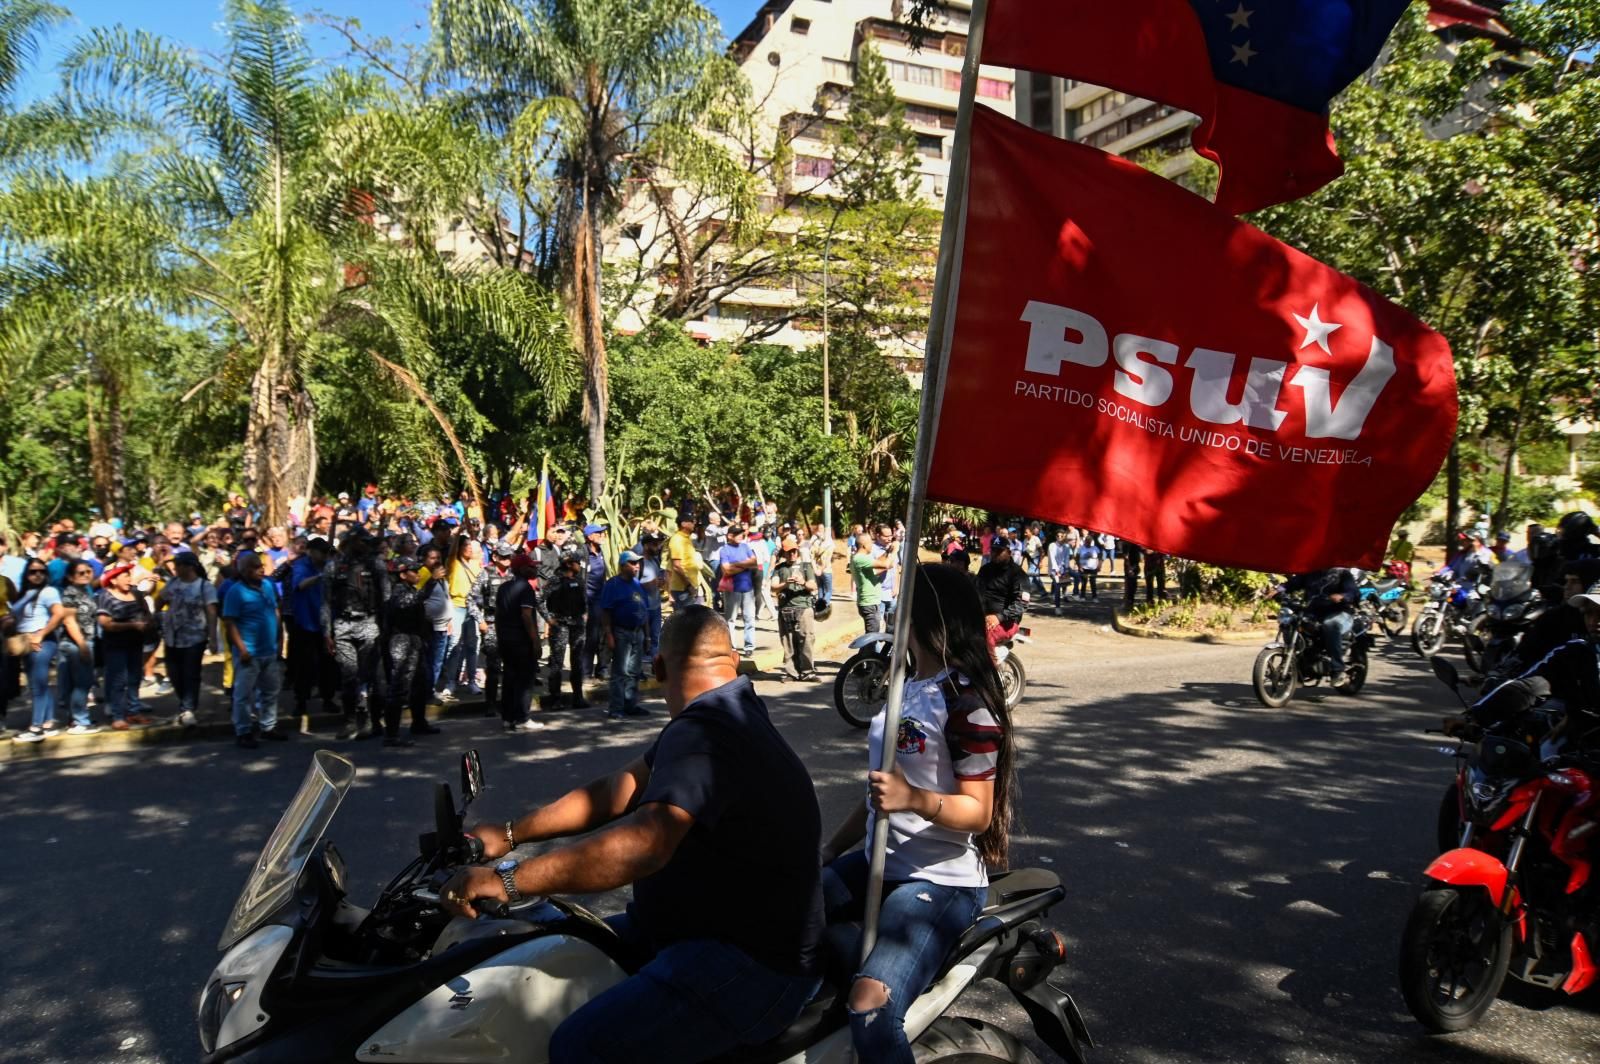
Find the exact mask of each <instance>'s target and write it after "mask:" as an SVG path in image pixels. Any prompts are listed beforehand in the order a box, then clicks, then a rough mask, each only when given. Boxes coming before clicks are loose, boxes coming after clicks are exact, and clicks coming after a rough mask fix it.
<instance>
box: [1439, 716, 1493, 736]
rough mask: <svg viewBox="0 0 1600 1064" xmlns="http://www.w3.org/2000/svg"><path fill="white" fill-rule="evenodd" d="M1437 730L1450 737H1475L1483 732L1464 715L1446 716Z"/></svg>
mask: <svg viewBox="0 0 1600 1064" xmlns="http://www.w3.org/2000/svg"><path fill="white" fill-rule="evenodd" d="M1439 730H1440V731H1442V732H1444V733H1445V734H1446V735H1448V736H1450V737H1451V738H1452V739H1475V738H1477V737H1478V736H1479V735H1481V734H1482V733H1483V729H1482V728H1481V727H1479V726H1478V725H1477V724H1476V723H1474V722H1473V721H1470V720H1468V719H1467V718H1466V717H1446V718H1444V720H1443V721H1442V722H1441V724H1440V727H1439Z"/></svg>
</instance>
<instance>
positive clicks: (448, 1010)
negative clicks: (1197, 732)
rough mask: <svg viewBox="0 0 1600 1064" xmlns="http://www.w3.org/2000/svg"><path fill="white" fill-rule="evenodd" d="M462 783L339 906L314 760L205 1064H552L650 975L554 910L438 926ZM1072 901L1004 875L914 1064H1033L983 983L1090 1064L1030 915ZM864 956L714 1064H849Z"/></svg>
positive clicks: (842, 960)
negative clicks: (397, 854)
mask: <svg viewBox="0 0 1600 1064" xmlns="http://www.w3.org/2000/svg"><path fill="white" fill-rule="evenodd" d="M461 777H462V789H463V791H464V792H465V801H464V802H463V804H462V807H461V809H460V810H457V809H456V808H455V804H454V799H453V797H452V796H451V793H450V787H449V785H448V784H443V783H441V784H438V785H437V786H436V788H435V792H434V818H435V830H434V831H433V832H430V833H428V834H425V835H423V836H422V837H421V839H420V843H421V851H422V852H421V855H420V856H419V857H417V858H416V859H415V860H413V861H412V862H411V864H410V865H408V866H407V867H406V869H405V870H404V871H402V872H401V873H400V875H398V876H396V877H395V879H394V881H393V882H392V883H390V885H389V886H388V887H387V888H385V889H384V891H383V893H382V894H380V895H379V897H378V900H377V902H376V904H375V905H374V906H373V907H372V908H371V909H370V910H369V909H363V908H360V907H359V906H356V905H355V904H353V903H352V902H350V900H349V899H348V898H347V897H346V896H345V883H346V879H345V868H344V862H343V860H342V859H341V858H340V856H339V852H338V850H336V849H335V848H334V846H333V843H332V842H331V841H329V842H324V841H323V834H324V832H325V831H326V830H327V827H328V824H329V823H330V822H331V821H332V819H333V816H334V813H335V812H336V811H337V810H338V808H339V804H340V802H341V801H342V800H343V798H344V795H345V793H346V791H348V790H349V788H350V785H351V783H352V782H353V781H354V779H355V765H354V764H352V763H351V762H350V761H348V760H346V759H345V758H343V757H341V756H339V755H338V754H334V753H331V752H329V751H326V750H319V751H317V753H316V755H315V756H314V758H313V761H312V765H311V769H310V771H309V772H307V774H306V778H305V781H304V782H303V783H302V784H301V785H300V790H299V791H298V793H296V794H295V796H294V798H293V800H292V801H290V803H289V807H288V809H287V810H286V811H285V812H284V814H283V819H281V820H280V821H279V822H278V826H277V828H276V829H275V830H274V831H273V833H272V836H271V838H270V839H268V841H267V845H266V848H265V849H263V850H262V852H261V856H260V858H259V859H258V860H257V861H256V864H255V866H254V868H253V870H252V871H251V875H250V879H249V881H248V882H247V883H246V884H245V888H244V891H243V893H241V894H240V896H239V900H238V903H237V904H236V905H235V907H234V910H233V915H232V916H231V917H230V918H229V920H228V924H227V927H226V929H225V930H224V931H223V934H222V940H221V942H220V944H219V947H218V948H219V949H221V950H222V951H223V957H222V960H221V961H220V962H219V963H218V964H217V966H216V968H215V969H214V970H213V971H212V973H211V976H210V978H208V979H207V980H206V985H205V989H204V991H203V992H202V993H201V997H200V1015H199V1020H200V1045H201V1048H202V1050H203V1051H204V1054H205V1056H204V1058H203V1059H204V1060H205V1062H206V1064H213V1062H220V1061H248V1062H252V1064H264V1062H284V1064H289V1062H293V1064H313V1062H317V1061H339V1062H348V1061H363V1062H373V1064H377V1062H386V1064H425V1062H426V1064H445V1062H448V1064H479V1062H483V1064H490V1062H495V1064H507V1062H510V1064H543V1062H544V1061H546V1060H547V1059H548V1046H549V1042H550V1035H551V1034H552V1032H554V1031H555V1029H556V1028H557V1027H558V1026H559V1025H560V1024H561V1021H562V1020H564V1019H566V1018H567V1017H568V1016H569V1015H571V1014H572V1013H573V1012H574V1011H575V1010H576V1009H578V1008H579V1007H580V1006H582V1005H583V1004H584V1003H585V1002H587V1001H589V1000H590V999H591V998H593V997H594V996H595V995H597V994H599V993H601V992H603V991H604V990H606V989H607V988H609V987H611V986H613V985H615V984H616V983H618V982H620V981H621V980H623V979H625V978H627V977H628V974H629V973H630V972H631V971H633V970H635V969H636V968H637V966H638V964H639V962H640V960H641V959H640V958H637V957H633V956H630V955H629V953H628V951H627V950H626V949H625V948H624V947H623V946H622V944H621V943H620V941H619V940H618V939H617V937H616V935H615V934H614V933H613V932H612V931H611V929H610V928H609V927H608V926H607V925H606V924H605V923H604V922H603V921H601V920H600V919H598V918H597V917H595V916H594V915H592V914H591V913H589V912H587V911H585V910H584V909H582V908H581V907H579V906H577V905H574V904H572V903H571V902H567V901H563V900H561V899H557V898H536V899H529V900H527V901H525V902H523V903H521V904H519V905H517V906H515V907H513V908H510V909H507V908H505V907H498V911H496V912H493V913H490V914H487V915H485V916H483V917H480V918H479V919H478V920H466V919H463V918H460V917H452V916H450V915H449V914H447V913H445V911H444V910H443V909H442V908H441V907H440V904H439V897H438V893H437V892H438V889H439V886H440V885H441V884H442V883H443V882H444V880H445V879H447V878H448V877H449V875H450V873H451V871H452V870H453V869H454V868H455V867H457V866H459V865H460V864H463V863H466V862H468V861H472V860H475V859H481V858H482V845H481V843H479V842H478V841H477V840H476V839H474V838H472V837H471V836H468V835H465V834H464V833H463V831H462V826H463V823H464V820H463V818H464V816H465V813H466V809H467V806H468V805H469V804H470V803H471V802H472V800H473V799H474V798H475V797H477V795H478V794H479V792H480V791H481V790H482V787H483V772H482V768H481V766H480V764H479V761H478V755H477V752H476V751H472V752H469V753H467V754H465V755H464V756H463V758H462V768H461ZM1065 896H1066V891H1065V890H1064V889H1063V888H1062V886H1061V884H1060V881H1059V880H1058V879H1057V877H1056V876H1055V875H1054V873H1051V872H1048V871H1043V870H1035V869H1026V870H1021V871H1017V872H1012V873H1008V874H1005V875H1000V876H996V877H995V879H994V881H993V882H992V884H991V886H990V890H989V904H988V905H987V907H986V908H985V909H984V910H983V912H982V913H981V914H980V915H979V917H978V919H977V920H976V921H975V922H974V923H973V925H972V927H970V928H969V929H968V930H967V932H966V933H965V934H964V935H963V936H962V938H961V941H960V942H959V943H958V944H957V946H956V948H955V949H953V950H952V951H951V954H950V957H949V958H948V959H947V960H946V962H945V964H944V967H943V968H942V969H941V971H940V972H939V974H938V977H937V978H936V979H935V981H934V983H933V985H932V986H930V987H929V988H928V991H927V992H926V993H925V994H923V995H922V996H921V997H919V998H918V999H917V1000H916V1001H915V1002H914V1003H913V1004H912V1006H911V1009H910V1012H909V1013H908V1014H907V1017H906V1034H907V1036H908V1037H909V1038H911V1039H912V1041H913V1042H914V1044H915V1046H916V1048H917V1059H918V1060H919V1061H921V1062H924V1064H927V1062H932V1061H944V1062H947V1064H954V1062H955V1061H970V1062H982V1061H1035V1058H1034V1056H1033V1054H1032V1053H1030V1052H1029V1051H1028V1050H1027V1049H1026V1047H1024V1046H1022V1045H1021V1044H1020V1043H1019V1042H1018V1041H1017V1040H1016V1039H1015V1038H1013V1037H1012V1036H1011V1035H1010V1034H1008V1033H1007V1032H1005V1031H1003V1030H1001V1029H999V1028H996V1027H991V1026H989V1025H987V1024H984V1023H981V1022H979V1021H976V1020H970V1019H962V1018H958V1017H951V1016H946V1015H945V1013H946V1011H947V1010H948V1009H949V1008H950V1007H951V1006H952V1005H953V1004H954V1003H955V1001H956V999H957V998H958V997H960V995H961V993H962V991H963V990H965V989H966V988H967V987H968V986H970V985H971V984H972V983H974V982H975V981H977V980H979V979H984V978H991V979H995V980H997V981H999V982H1001V983H1002V984H1004V985H1005V986H1006V987H1007V988H1009V989H1010V991H1011V992H1012V994H1013V995H1014V996H1015V997H1016V999H1017V1001H1018V1002H1019V1003H1020V1004H1021V1005H1022V1007H1023V1008H1024V1009H1025V1010H1026V1011H1027V1014H1028V1017H1029V1019H1030V1020H1032V1022H1033V1026H1034V1030H1035V1032H1036V1034H1037V1035H1038V1037H1039V1038H1040V1040H1041V1041H1043V1042H1044V1043H1045V1044H1046V1045H1048V1046H1049V1047H1050V1048H1051V1049H1052V1050H1053V1051H1054V1052H1056V1053H1058V1054H1060V1055H1061V1056H1062V1057H1063V1058H1064V1059H1065V1060H1067V1061H1069V1062H1072V1064H1082V1062H1083V1061H1084V1060H1085V1056H1084V1054H1085V1052H1086V1051H1087V1049H1090V1048H1093V1044H1094V1043H1093V1041H1092V1039H1090V1037H1089V1032H1088V1030H1087V1028H1086V1027H1085V1026H1084V1022H1083V1018H1082V1016H1081V1015H1079V1012H1078V1008H1077V1006H1076V1005H1075V1004H1074V1003H1073V1001H1072V998H1071V997H1070V996H1069V995H1068V994H1067V993H1065V992H1064V991H1061V990H1058V989H1057V988H1055V987H1053V986H1051V985H1050V983H1049V982H1047V977H1048V976H1049V975H1050V974H1051V973H1052V972H1053V971H1054V970H1055V969H1056V968H1057V967H1059V966H1060V965H1061V963H1062V962H1063V960H1064V959H1065V953H1066V950H1065V945H1064V943H1063V941H1062V939H1061V936H1060V935H1058V934H1056V932H1054V931H1051V930H1049V929H1048V928H1045V927H1044V926H1043V925H1042V924H1040V923H1039V921H1038V919H1037V918H1038V917H1040V916H1042V915H1043V914H1044V913H1045V912H1046V911H1047V910H1049V909H1050V908H1051V907H1052V906H1054V905H1055V904H1056V903H1057V902H1059V901H1061V900H1062V899H1063V898H1064V897H1065ZM478 907H479V908H480V909H483V908H484V906H483V905H482V903H480V904H479V906H478ZM491 907H493V906H491ZM855 960H856V958H854V957H838V958H832V959H831V960H830V961H829V963H828V972H827V978H826V980H825V982H824V985H823V988H822V990H821V991H820V992H819V993H818V995H817V996H816V998H815V999H813V1000H812V1001H811V1003H810V1004H808V1005H807V1006H806V1008H805V1010H804V1011H803V1012H802V1013H801V1014H800V1016H799V1018H798V1019H796V1020H795V1022H794V1023H793V1024H792V1025H791V1026H790V1027H789V1029H788V1030H786V1031H785V1032H783V1034H781V1035H779V1036H778V1037H777V1038H776V1039H774V1040H773V1041H771V1042H769V1043H766V1044H765V1045H760V1046H752V1047H748V1048H746V1049H742V1050H739V1051H737V1052H734V1053H730V1054H727V1055H725V1056H723V1057H721V1058H718V1064H722V1062H732V1061H742V1062H750V1064H779V1062H787V1064H802V1062H803V1064H824V1062H827V1064H831V1062H835V1061H837V1062H838V1064H847V1062H849V1061H851V1060H852V1059H853V1054H852V1050H851V1046H850V1033H849V1029H848V1027H847V1025H846V1015H845V1008H844V1000H845V995H844V994H843V992H842V991H843V988H845V987H847V986H848V984H849V980H850V978H851V973H852V972H853V971H854V962H855Z"/></svg>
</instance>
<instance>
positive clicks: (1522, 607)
mask: <svg viewBox="0 0 1600 1064" xmlns="http://www.w3.org/2000/svg"><path fill="white" fill-rule="evenodd" d="M1527 612H1528V604H1527V603H1526V602H1513V603H1511V604H1510V605H1509V606H1507V607H1506V608H1505V609H1503V610H1501V611H1500V616H1502V617H1504V618H1505V619H1506V620H1508V621H1514V620H1516V619H1517V618H1519V617H1521V616H1522V615H1523V614H1524V613H1527Z"/></svg>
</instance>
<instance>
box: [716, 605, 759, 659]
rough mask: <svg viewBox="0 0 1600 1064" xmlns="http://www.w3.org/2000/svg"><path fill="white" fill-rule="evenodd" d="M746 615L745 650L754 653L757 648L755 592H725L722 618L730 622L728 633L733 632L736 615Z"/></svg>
mask: <svg viewBox="0 0 1600 1064" xmlns="http://www.w3.org/2000/svg"><path fill="white" fill-rule="evenodd" d="M741 613H742V614H743V615H744V648H745V650H747V651H753V650H755V648H756V593H755V592H754V591H724V592H723V593H722V616H724V617H726V618H727V620H728V631H729V633H730V634H731V633H732V632H733V620H734V616H735V615H736V614H741Z"/></svg>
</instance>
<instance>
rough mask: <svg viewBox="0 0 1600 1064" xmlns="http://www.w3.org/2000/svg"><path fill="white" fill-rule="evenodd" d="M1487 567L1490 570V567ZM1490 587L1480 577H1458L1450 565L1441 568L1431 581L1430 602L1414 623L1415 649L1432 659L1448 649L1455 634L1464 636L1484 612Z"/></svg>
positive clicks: (1412, 638) (1413, 641) (1412, 635)
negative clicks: (1484, 601) (1446, 644)
mask: <svg viewBox="0 0 1600 1064" xmlns="http://www.w3.org/2000/svg"><path fill="white" fill-rule="evenodd" d="M1483 568H1484V572H1485V573H1487V572H1488V568H1487V567H1486V566H1485V567H1483ZM1487 590H1488V587H1487V585H1482V584H1480V583H1478V581H1476V580H1471V581H1467V582H1462V581H1460V580H1458V579H1457V578H1456V574H1455V570H1453V569H1451V568H1450V567H1449V566H1443V567H1442V568H1440V569H1439V570H1438V571H1437V572H1435V573H1434V574H1433V579H1432V580H1431V581H1429V583H1428V602H1427V604H1426V605H1424V606H1423V607H1422V612H1421V613H1418V614H1417V621H1416V623H1415V624H1413V625H1412V626H1411V646H1412V649H1414V650H1415V651H1416V652H1417V653H1418V654H1420V655H1422V656H1423V657H1425V658H1431V657H1433V656H1434V655H1435V654H1437V653H1438V652H1439V651H1441V650H1443V649H1444V645H1445V643H1446V642H1448V641H1449V639H1450V637H1451V636H1455V637H1457V638H1461V637H1462V636H1463V635H1464V634H1465V632H1466V630H1467V628H1468V626H1469V625H1471V623H1472V622H1473V620H1475V619H1476V617H1477V616H1478V614H1479V613H1480V612H1482V609H1483V602H1482V598H1483V595H1484V593H1485V592H1487Z"/></svg>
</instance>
